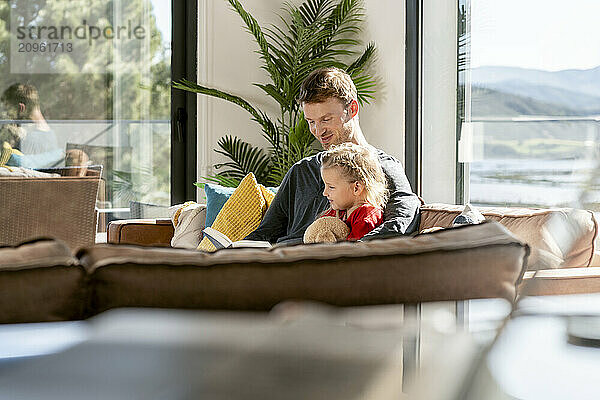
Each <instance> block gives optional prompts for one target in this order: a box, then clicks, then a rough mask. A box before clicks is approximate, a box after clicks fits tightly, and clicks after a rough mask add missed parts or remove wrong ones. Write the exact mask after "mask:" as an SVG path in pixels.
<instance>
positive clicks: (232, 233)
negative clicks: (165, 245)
mask: <svg viewBox="0 0 600 400" xmlns="http://www.w3.org/2000/svg"><path fill="white" fill-rule="evenodd" d="M273 197H275V195H274V194H273V193H271V192H270V191H269V190H266V189H264V187H263V188H261V185H259V184H258V183H257V182H256V178H255V177H254V174H252V173H249V174H248V175H246V176H245V177H244V179H242V181H241V182H240V185H239V186H238V187H237V189H235V191H234V192H233V194H232V195H231V197H230V198H229V200H227V202H226V203H225V205H224V206H223V208H222V209H221V211H219V214H218V215H217V218H216V219H215V222H214V223H213V224H212V228H214V229H216V230H218V231H219V232H221V233H223V234H225V235H226V236H227V237H229V239H231V241H233V242H235V241H237V240H242V239H243V238H244V237H246V236H247V235H248V234H249V233H250V232H252V231H253V230H255V229H256V228H257V227H258V225H259V224H260V221H262V218H263V216H264V215H265V212H266V211H267V208H268V204H271V201H272V200H273ZM198 250H204V251H215V250H216V249H215V246H213V244H212V243H211V242H210V241H209V240H208V239H207V238H204V239H202V242H200V245H199V246H198Z"/></svg>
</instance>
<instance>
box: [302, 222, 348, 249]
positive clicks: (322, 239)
mask: <svg viewBox="0 0 600 400" xmlns="http://www.w3.org/2000/svg"><path fill="white" fill-rule="evenodd" d="M349 234H350V228H348V225H346V223H345V222H344V221H342V220H341V219H339V218H337V217H329V216H327V217H321V218H317V219H316V220H315V222H313V223H312V224H310V225H309V226H308V228H306V232H304V243H335V242H338V241H340V240H345V239H346V238H347V237H348V235H349Z"/></svg>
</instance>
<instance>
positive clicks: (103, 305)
mask: <svg viewBox="0 0 600 400" xmlns="http://www.w3.org/2000/svg"><path fill="white" fill-rule="evenodd" d="M527 253H528V248H527V246H526V245H525V244H523V243H522V242H520V241H519V240H517V239H516V238H515V237H514V236H512V235H511V234H510V233H509V232H508V231H507V230H506V229H505V228H504V227H502V225H500V224H497V223H493V222H491V223H484V224H481V225H470V226H465V227H460V228H454V229H448V230H444V231H440V232H437V233H434V234H429V235H420V236H416V237H395V238H389V239H379V240H372V241H369V242H339V243H336V244H310V245H298V246H290V247H277V246H276V247H274V248H272V249H222V250H219V251H217V252H214V253H202V252H195V251H190V250H183V249H162V248H142V247H135V246H114V245H97V246H95V247H92V248H87V249H84V250H82V251H81V252H80V253H79V256H80V261H81V262H82V264H83V265H84V266H85V268H86V269H87V271H88V273H89V274H91V275H90V277H91V285H92V308H93V310H94V311H95V312H101V311H104V310H107V309H110V308H115V307H142V306H143V307H174V308H203V309H233V310H268V309H270V308H271V307H273V306H274V305H275V304H277V303H279V302H281V301H283V300H288V299H303V300H315V301H322V302H325V303H330V304H334V305H339V306H358V305H370V304H373V305H374V304H390V303H406V302H418V301H437V300H440V301H441V300H462V299H469V298H485V297H502V298H506V299H509V300H513V299H514V298H515V293H516V285H517V283H518V282H519V280H520V277H521V275H522V272H523V268H524V266H525V263H526V255H527Z"/></svg>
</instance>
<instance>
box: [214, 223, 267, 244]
mask: <svg viewBox="0 0 600 400" xmlns="http://www.w3.org/2000/svg"><path fill="white" fill-rule="evenodd" d="M202 232H204V236H205V237H207V238H208V240H210V242H211V243H212V244H213V245H214V246H215V247H216V248H217V249H223V248H228V247H236V248H238V247H262V248H268V247H271V243H269V242H262V241H260V240H238V241H237V242H232V241H231V239H229V238H228V237H227V236H226V235H225V234H223V233H221V232H219V231H218V230H216V229H213V228H211V227H207V228H204V230H203V231H202Z"/></svg>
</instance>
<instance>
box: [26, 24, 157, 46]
mask: <svg viewBox="0 0 600 400" xmlns="http://www.w3.org/2000/svg"><path fill="white" fill-rule="evenodd" d="M16 32H17V39H19V40H73V39H80V40H86V39H87V41H88V43H89V45H90V46H91V45H92V43H93V41H94V40H98V39H100V38H103V39H107V40H112V39H129V40H131V39H138V40H142V39H145V38H146V28H144V27H143V26H141V25H134V24H133V22H132V21H131V20H129V21H127V24H125V25H118V26H115V27H113V26H112V25H106V26H103V27H100V26H96V25H90V24H88V23H87V21H86V20H83V21H82V22H81V24H80V25H77V26H74V27H72V26H68V25H63V26H52V25H50V26H44V25H42V26H37V25H29V26H18V27H17V29H16Z"/></svg>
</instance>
